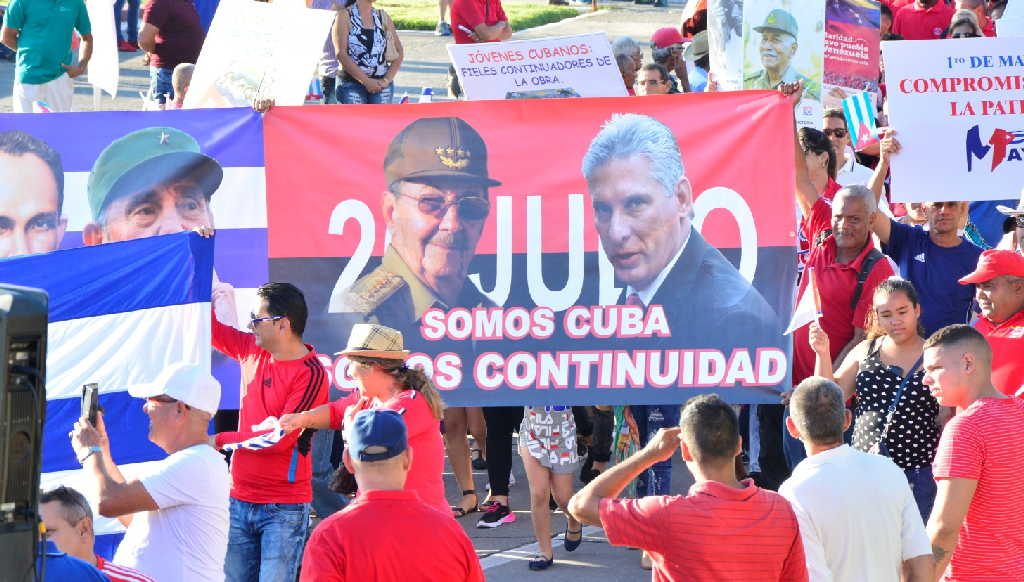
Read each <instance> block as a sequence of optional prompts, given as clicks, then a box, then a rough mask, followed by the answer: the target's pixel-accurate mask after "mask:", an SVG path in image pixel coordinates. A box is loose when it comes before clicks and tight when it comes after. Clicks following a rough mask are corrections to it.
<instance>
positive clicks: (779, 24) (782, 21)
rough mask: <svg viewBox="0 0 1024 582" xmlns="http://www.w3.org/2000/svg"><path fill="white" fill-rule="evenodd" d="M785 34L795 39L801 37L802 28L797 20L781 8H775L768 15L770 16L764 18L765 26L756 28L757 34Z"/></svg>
mask: <svg viewBox="0 0 1024 582" xmlns="http://www.w3.org/2000/svg"><path fill="white" fill-rule="evenodd" d="M769 30H770V31H774V32H784V33H786V34H788V35H789V36H792V37H793V38H798V37H799V36H800V27H799V26H797V23H796V18H793V15H792V14H790V13H789V11H787V10H783V9H781V8H775V9H774V10H772V11H771V12H769V13H768V16H766V17H765V18H764V24H762V25H761V26H755V27H754V31H755V32H765V31H769Z"/></svg>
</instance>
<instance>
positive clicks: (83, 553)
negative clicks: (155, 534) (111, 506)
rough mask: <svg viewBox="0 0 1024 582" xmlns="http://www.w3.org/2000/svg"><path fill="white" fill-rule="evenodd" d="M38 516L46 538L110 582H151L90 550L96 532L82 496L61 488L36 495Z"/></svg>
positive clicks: (149, 579) (86, 502)
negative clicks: (93, 568)
mask: <svg viewBox="0 0 1024 582" xmlns="http://www.w3.org/2000/svg"><path fill="white" fill-rule="evenodd" d="M39 517H40V518H41V519H42V522H43V525H44V526H46V535H47V537H48V538H49V540H50V541H52V542H53V543H54V545H55V546H57V549H58V550H60V551H62V552H64V553H65V554H67V555H69V556H74V557H76V558H78V559H79V560H82V561H85V562H88V563H89V564H92V565H93V566H96V569H97V570H99V571H100V572H103V573H104V574H106V576H107V578H110V579H111V580H112V581H113V582H153V579H152V578H150V577H149V576H146V575H145V574H143V573H142V572H139V571H138V570H135V569H134V568H129V567H127V566H118V565H117V564H114V563H112V562H109V561H107V560H104V559H103V557H102V556H99V555H97V554H96V553H95V552H94V551H93V546H94V545H95V543H96V533H95V531H94V530H93V523H92V508H91V507H89V502H88V501H86V500H85V496H84V495H82V494H81V493H79V492H78V491H76V490H74V489H72V488H70V487H65V486H63V485H61V486H60V487H57V488H55V489H51V490H49V491H46V492H44V493H42V494H41V495H40V496H39Z"/></svg>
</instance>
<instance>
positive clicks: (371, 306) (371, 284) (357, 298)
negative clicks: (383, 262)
mask: <svg viewBox="0 0 1024 582" xmlns="http://www.w3.org/2000/svg"><path fill="white" fill-rule="evenodd" d="M403 287H406V283H405V279H402V277H400V276H399V275H396V274H394V273H392V272H390V271H387V270H385V269H384V268H383V267H377V268H376V269H374V270H373V271H371V272H370V273H369V274H368V275H366V276H364V277H360V278H359V280H358V281H356V283H355V285H353V286H352V288H351V289H349V290H348V292H347V293H346V294H345V297H344V299H343V301H344V303H343V304H342V308H341V310H340V311H341V312H343V313H367V314H368V313H371V312H373V311H375V310H376V309H377V308H378V307H380V305H381V304H382V303H384V302H385V301H387V300H388V298H390V297H391V296H392V295H394V294H395V293H397V292H398V291H399V290H400V289H402V288H403Z"/></svg>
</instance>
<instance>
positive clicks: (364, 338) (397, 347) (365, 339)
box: [335, 323, 409, 360]
mask: <svg viewBox="0 0 1024 582" xmlns="http://www.w3.org/2000/svg"><path fill="white" fill-rule="evenodd" d="M335 355H341V356H362V357H364V358H382V359H385V360H408V359H409V350H407V349H405V346H404V344H403V342H402V332H400V331H398V330H397V329H391V328H390V327H387V326H384V325H380V324H377V323H357V324H355V325H353V326H352V333H350V334H349V336H348V345H347V346H345V349H344V350H342V351H340V352H338V353H337V354H335Z"/></svg>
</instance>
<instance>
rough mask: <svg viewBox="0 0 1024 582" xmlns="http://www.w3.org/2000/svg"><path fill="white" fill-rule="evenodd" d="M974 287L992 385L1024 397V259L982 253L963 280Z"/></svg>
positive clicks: (1010, 253)
mask: <svg viewBox="0 0 1024 582" xmlns="http://www.w3.org/2000/svg"><path fill="white" fill-rule="evenodd" d="M971 283H973V284H975V286H976V287H975V289H976V290H975V299H976V300H977V302H978V306H979V307H981V316H980V317H978V321H977V323H975V324H974V326H975V327H976V328H977V329H978V331H980V332H981V333H982V334H984V336H985V339H987V340H988V343H989V345H990V346H992V383H993V384H994V385H995V387H996V388H997V389H998V390H999V391H1000V392H1002V393H1003V394H1007V395H1011V396H1012V395H1017V396H1024V357H1022V356H1021V354H1024V256H1021V255H1019V254H1017V253H1015V252H1013V251H1000V250H988V251H985V252H983V253H981V257H980V258H979V259H978V268H976V269H975V270H974V272H973V273H970V274H968V275H967V276H965V277H963V278H961V279H960V284H961V285H969V284H971Z"/></svg>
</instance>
